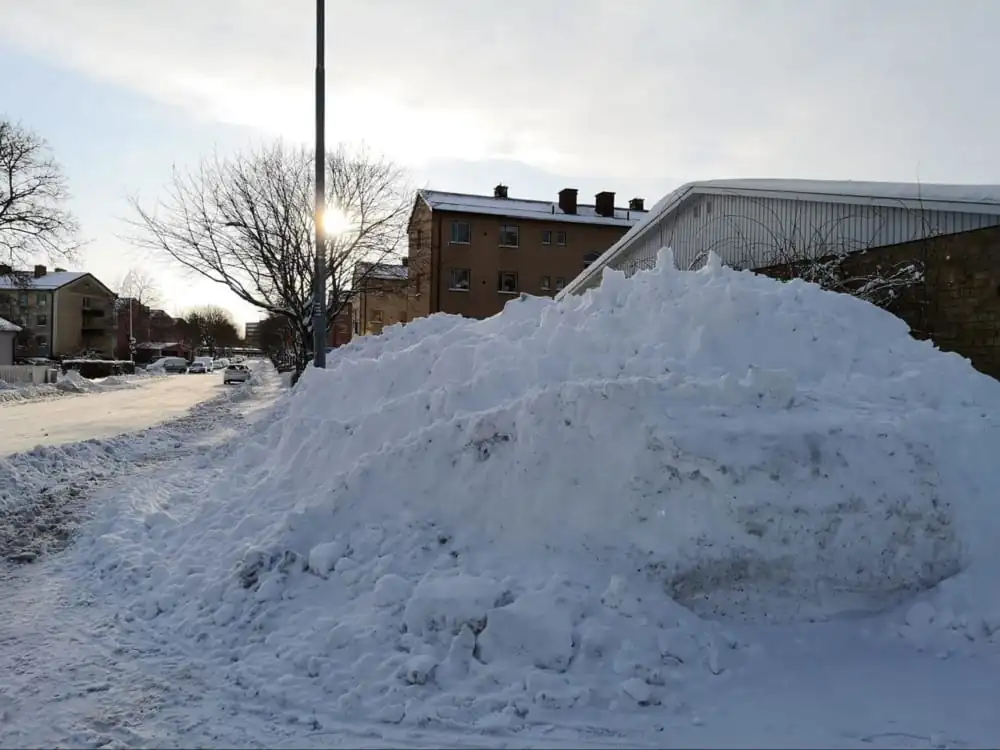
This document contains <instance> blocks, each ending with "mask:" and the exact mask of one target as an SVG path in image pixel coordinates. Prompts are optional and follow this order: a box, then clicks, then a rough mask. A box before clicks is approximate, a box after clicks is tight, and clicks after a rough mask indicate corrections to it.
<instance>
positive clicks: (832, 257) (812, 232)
mask: <svg viewBox="0 0 1000 750" xmlns="http://www.w3.org/2000/svg"><path fill="white" fill-rule="evenodd" d="M706 200H707V199H706ZM740 201H741V202H740V203H739V204H737V205H740V206H741V210H740V211H737V212H727V211H725V210H721V211H720V210H716V211H714V212H709V211H707V210H705V211H701V212H699V213H694V212H692V213H690V214H688V215H686V216H685V217H684V218H683V219H682V220H683V221H685V222H691V221H692V218H690V217H692V216H693V217H695V218H694V219H693V221H694V222H695V223H694V225H691V224H690V223H686V224H685V225H684V226H683V230H682V229H681V225H680V221H678V222H676V223H675V224H673V225H669V226H667V227H665V228H664V231H663V236H662V243H663V244H664V245H666V246H668V247H675V249H677V248H678V247H680V248H681V250H680V252H678V254H677V255H676V261H677V264H678V266H679V267H680V268H682V269H685V270H689V271H691V270H696V269H698V268H700V267H701V266H702V265H704V263H705V261H706V259H707V257H708V254H709V253H710V252H715V253H717V254H718V255H719V256H720V257H721V258H722V259H723V262H725V263H726V264H727V265H729V266H732V267H735V268H745V269H750V270H754V271H758V272H761V273H767V274H769V275H772V276H775V277H778V278H784V279H790V278H801V279H804V280H806V281H810V282H813V283H815V284H818V285H819V286H822V287H823V288H825V289H828V290H830V291H835V292H841V293H845V294H850V295H853V296H855V297H859V298H861V299H864V300H866V301H868V302H871V303H873V304H875V305H878V306H879V307H883V308H887V309H891V308H893V306H894V304H895V303H896V302H897V301H898V300H899V299H900V297H901V296H902V295H903V294H905V293H907V292H909V291H912V290H918V289H919V288H920V287H922V286H923V285H924V268H925V265H926V263H925V259H924V257H923V255H924V254H925V253H924V252H923V251H921V250H919V249H915V250H914V252H913V253H912V256H909V257H906V258H904V259H899V258H898V257H897V258H894V259H893V258H890V256H889V255H884V256H879V257H877V258H872V259H871V260H870V261H866V262H860V261H861V256H864V255H865V254H866V253H868V252H869V251H871V250H875V249H877V248H881V247H884V246H885V245H886V243H887V239H888V238H892V239H891V240H890V241H891V242H893V243H900V242H906V241H916V240H926V241H930V240H931V239H932V238H933V237H935V236H937V235H939V234H940V231H939V230H938V228H937V227H935V226H933V225H932V222H931V220H930V218H929V217H930V216H931V215H932V214H930V212H928V211H926V210H924V209H923V206H922V204H921V203H920V202H919V200H918V202H917V207H916V208H913V207H912V206H911V205H909V204H905V203H903V202H901V203H900V205H899V206H898V207H897V206H889V207H876V206H850V205H846V204H845V205H842V206H840V205H834V204H831V205H830V206H828V207H827V210H826V211H825V212H824V213H823V214H818V213H817V212H816V211H815V207H814V205H812V204H810V203H809V202H808V201H801V202H799V201H781V202H780V205H779V204H778V202H776V201H775V200H774V199H770V198H748V197H745V196H741V199H740ZM719 202H721V203H722V205H723V207H724V206H725V205H726V200H725V197H723V198H722V200H721V201H719ZM716 208H717V209H718V206H716ZM900 212H903V214H905V220H906V221H905V224H908V225H910V226H911V227H912V232H911V236H909V237H899V236H898V235H896V234H895V232H896V227H898V226H902V225H904V222H903V221H901V220H900ZM675 231H676V232H678V234H677V235H676V236H675V234H674V232H675ZM681 231H683V232H684V234H683V235H682V234H680V232H681ZM921 244H923V243H921ZM654 263H655V258H653V257H652V256H651V255H648V254H637V255H636V256H635V257H632V258H629V259H627V260H624V261H619V262H618V264H619V265H620V266H622V267H623V270H625V271H626V273H635V272H636V271H638V270H641V269H642V268H648V267H651V266H652V265H653V264H654Z"/></svg>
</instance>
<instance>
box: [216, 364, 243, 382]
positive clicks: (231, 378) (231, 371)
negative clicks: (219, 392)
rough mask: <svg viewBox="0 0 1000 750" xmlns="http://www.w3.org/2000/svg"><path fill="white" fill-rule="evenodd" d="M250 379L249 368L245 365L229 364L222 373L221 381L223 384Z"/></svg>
mask: <svg viewBox="0 0 1000 750" xmlns="http://www.w3.org/2000/svg"><path fill="white" fill-rule="evenodd" d="M249 379H250V368H249V367H247V366H246V365H229V367H227V368H226V371H225V372H224V373H222V382H223V384H225V385H229V384H230V383H245V382H247V381H248V380H249Z"/></svg>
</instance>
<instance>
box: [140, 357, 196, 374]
mask: <svg viewBox="0 0 1000 750" xmlns="http://www.w3.org/2000/svg"><path fill="white" fill-rule="evenodd" d="M187 369H188V362H187V360H186V359H184V357H160V358H159V359H158V360H156V361H155V362H154V363H153V364H151V365H150V366H149V367H147V368H146V370H147V371H148V372H187Z"/></svg>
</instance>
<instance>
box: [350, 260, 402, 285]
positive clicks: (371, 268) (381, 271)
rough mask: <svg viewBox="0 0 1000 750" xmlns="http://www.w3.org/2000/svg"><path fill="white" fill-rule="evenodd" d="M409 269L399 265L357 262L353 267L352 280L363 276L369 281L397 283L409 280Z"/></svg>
mask: <svg viewBox="0 0 1000 750" xmlns="http://www.w3.org/2000/svg"><path fill="white" fill-rule="evenodd" d="M409 272H410V269H409V267H408V266H404V265H403V264H401V263H367V262H364V261H359V262H358V263H356V264H355V265H354V278H356V279H357V278H361V277H362V276H365V277H367V278H369V279H385V280H388V281H399V280H401V279H407V278H409Z"/></svg>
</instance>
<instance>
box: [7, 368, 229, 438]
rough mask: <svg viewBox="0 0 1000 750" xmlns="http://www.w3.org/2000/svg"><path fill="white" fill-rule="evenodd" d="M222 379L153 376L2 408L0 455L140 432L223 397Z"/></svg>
mask: <svg viewBox="0 0 1000 750" xmlns="http://www.w3.org/2000/svg"><path fill="white" fill-rule="evenodd" d="M223 387H224V386H223V385H222V376H221V375H216V374H211V375H176V376H171V377H165V378H150V380H149V382H148V383H143V384H142V385H140V386H139V387H137V388H129V389H126V390H121V391H113V392H111V393H95V394H89V395H86V396H81V397H79V398H64V399H58V400H53V401H38V402H28V403H24V404H13V405H9V406H3V407H2V408H0V456H5V455H10V454H11V453H19V452H21V451H26V450H31V449H32V448H34V447H35V446H36V445H63V444H65V443H73V442H78V441H81V440H89V439H91V438H107V437H113V436H115V435H121V434H123V433H126V432H132V431H135V430H142V429H145V428H147V427H151V426H153V425H156V424H160V423H161V422H165V421H167V420H168V419H172V418H174V417H177V416H180V415H181V414H183V413H184V412H186V411H187V410H188V409H190V408H191V407H192V406H194V405H195V404H198V403H200V402H202V401H205V400H207V399H208V398H211V397H212V396H213V395H215V394H217V393H219V391H220V389H222V388H223Z"/></svg>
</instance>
